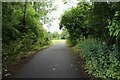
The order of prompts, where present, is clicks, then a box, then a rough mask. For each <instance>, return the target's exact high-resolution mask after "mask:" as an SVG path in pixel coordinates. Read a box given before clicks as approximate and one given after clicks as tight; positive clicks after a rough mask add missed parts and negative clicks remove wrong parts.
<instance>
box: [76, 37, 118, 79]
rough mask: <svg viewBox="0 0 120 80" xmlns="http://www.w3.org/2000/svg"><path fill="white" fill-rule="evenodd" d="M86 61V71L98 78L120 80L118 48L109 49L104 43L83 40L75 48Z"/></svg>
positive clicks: (94, 40)
mask: <svg viewBox="0 0 120 80" xmlns="http://www.w3.org/2000/svg"><path fill="white" fill-rule="evenodd" d="M76 48H77V49H79V50H80V52H81V54H82V55H83V57H85V60H86V69H87V72H88V73H92V74H93V75H94V76H96V77H100V78H113V79H120V59H119V58H120V57H119V56H120V54H119V52H118V48H117V47H116V46H113V47H112V48H109V47H108V46H107V44H106V43H105V42H103V43H102V42H100V41H98V40H96V39H84V40H81V41H80V42H79V44H78V45H77V46H76Z"/></svg>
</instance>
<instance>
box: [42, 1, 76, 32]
mask: <svg viewBox="0 0 120 80" xmlns="http://www.w3.org/2000/svg"><path fill="white" fill-rule="evenodd" d="M77 3H78V1H77V0H71V1H70V3H69V4H64V3H63V2H62V0H55V1H54V3H53V5H56V6H57V9H56V10H55V11H53V12H52V13H51V14H48V15H49V17H53V18H55V20H53V21H52V22H51V26H49V28H48V27H47V25H46V24H45V25H44V28H45V29H47V31H50V32H54V31H57V32H59V33H61V30H60V29H59V22H60V20H59V19H60V17H61V15H62V14H63V13H64V11H65V10H67V9H69V8H71V7H73V6H76V5H77Z"/></svg>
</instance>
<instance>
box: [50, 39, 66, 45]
mask: <svg viewBox="0 0 120 80" xmlns="http://www.w3.org/2000/svg"><path fill="white" fill-rule="evenodd" d="M65 41H66V40H64V39H63V40H62V39H60V40H52V44H56V43H65Z"/></svg>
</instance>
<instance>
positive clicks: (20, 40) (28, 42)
mask: <svg viewBox="0 0 120 80" xmlns="http://www.w3.org/2000/svg"><path fill="white" fill-rule="evenodd" d="M54 9H55V7H53V5H52V0H41V2H3V3H2V58H3V59H2V60H3V72H4V70H6V69H7V68H8V65H9V64H11V62H13V61H16V60H18V59H20V58H21V57H24V56H26V55H28V54H30V53H31V52H33V51H37V50H39V49H41V48H42V47H44V46H48V45H50V43H51V38H50V35H49V34H48V32H47V31H46V30H45V29H44V28H43V24H45V23H47V22H48V21H49V18H48V17H47V14H48V13H50V12H51V11H52V10H54Z"/></svg>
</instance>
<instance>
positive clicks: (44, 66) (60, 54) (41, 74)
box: [14, 43, 83, 78]
mask: <svg viewBox="0 0 120 80" xmlns="http://www.w3.org/2000/svg"><path fill="white" fill-rule="evenodd" d="M79 66H80V65H79V64H78V61H77V58H76V56H75V55H74V54H73V52H72V51H71V49H69V48H68V47H67V46H66V45H65V44H64V43H56V44H54V45H52V46H51V47H49V48H47V49H45V50H42V51H40V52H39V53H37V54H36V55H35V56H34V57H33V58H32V59H31V60H30V61H29V62H28V63H27V64H25V65H24V66H23V67H22V68H21V69H20V70H19V72H18V73H17V74H16V75H15V76H14V77H15V78H82V77H83V76H81V72H80V70H79V68H80V67H79Z"/></svg>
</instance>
